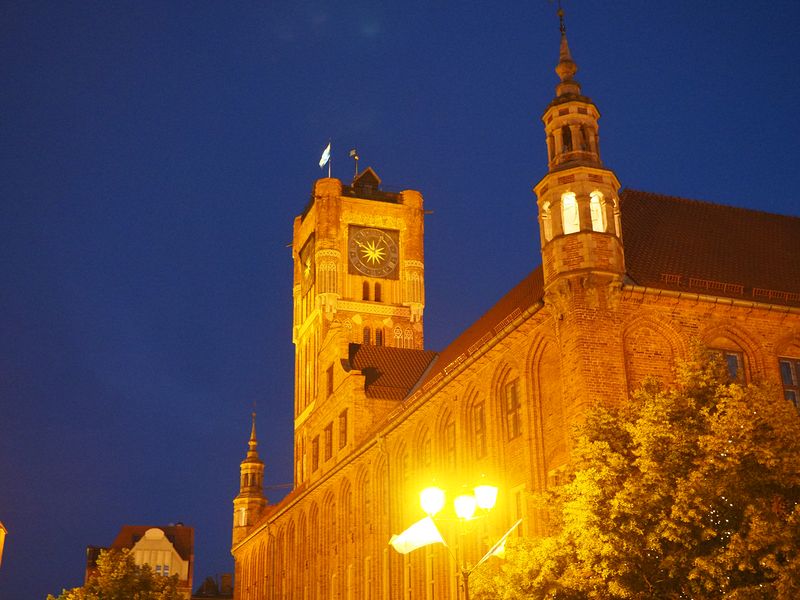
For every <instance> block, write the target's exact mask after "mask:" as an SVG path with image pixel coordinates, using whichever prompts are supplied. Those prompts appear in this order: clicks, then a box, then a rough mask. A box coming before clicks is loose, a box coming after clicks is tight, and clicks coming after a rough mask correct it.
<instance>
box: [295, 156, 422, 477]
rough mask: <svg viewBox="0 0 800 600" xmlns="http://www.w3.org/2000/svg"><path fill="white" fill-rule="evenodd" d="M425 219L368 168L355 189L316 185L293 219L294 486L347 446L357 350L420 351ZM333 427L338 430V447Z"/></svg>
mask: <svg viewBox="0 0 800 600" xmlns="http://www.w3.org/2000/svg"><path fill="white" fill-rule="evenodd" d="M423 218H424V212H423V208H422V195H421V194H420V193H419V192H417V191H413V190H403V191H400V192H390V191H385V190H383V189H381V180H380V178H379V177H378V175H377V174H376V173H375V171H373V170H372V169H371V168H367V169H366V170H364V171H362V172H361V173H359V174H358V175H357V176H356V177H355V179H354V180H353V181H352V183H351V184H350V185H346V184H344V183H342V182H341V181H339V180H338V179H333V178H325V179H320V180H318V181H317V182H316V183H315V184H314V189H313V192H312V195H311V198H310V200H309V203H308V205H307V206H306V208H305V210H304V211H303V213H302V214H301V215H300V216H298V217H297V218H295V221H294V236H293V237H294V239H293V244H292V256H293V259H294V288H293V296H294V323H293V324H294V327H293V341H294V344H295V398H294V402H295V406H294V408H295V410H294V418H295V459H296V460H295V480H296V482H297V483H300V482H302V481H305V480H307V479H308V476H309V475H310V474H311V473H313V472H315V471H316V470H317V466H318V464H319V462H320V460H321V459H320V457H321V456H323V455H325V454H329V453H330V449H329V447H328V445H329V444H333V445H335V446H336V447H337V449H338V448H339V447H344V446H345V445H346V444H347V441H344V442H343V441H342V440H348V438H347V428H348V424H347V419H346V412H343V411H346V410H347V409H346V406H345V405H343V404H341V402H342V398H341V397H339V398H337V394H336V391H337V388H339V386H340V385H341V384H342V382H343V381H344V379H345V377H346V375H347V372H348V371H347V368H348V367H347V359H348V356H349V352H350V348H351V344H365V345H370V346H385V347H391V348H407V349H422V347H423V328H422V315H423V309H424V307H425V293H424V257H423ZM345 395H346V394H344V393H343V392H340V393H339V394H338V396H345ZM337 411H338V412H337ZM342 415H345V416H344V422H343V423H342ZM329 423H336V425H335V426H334V427H335V429H336V431H335V433H336V436H337V437H338V439H337V440H336V441H335V442H334V441H333V440H331V439H330V438H331V436H332V435H333V434H332V433H331V432H329V431H327V429H326V428H327V427H328V426H329V425H328V424H329ZM350 437H352V436H350Z"/></svg>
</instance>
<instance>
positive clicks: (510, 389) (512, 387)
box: [505, 379, 521, 440]
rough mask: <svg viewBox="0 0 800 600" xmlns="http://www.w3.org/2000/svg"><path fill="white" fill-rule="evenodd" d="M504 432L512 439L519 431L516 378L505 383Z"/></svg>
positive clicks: (519, 420)
mask: <svg viewBox="0 0 800 600" xmlns="http://www.w3.org/2000/svg"><path fill="white" fill-rule="evenodd" d="M505 395H506V398H505V400H506V433H507V434H508V439H509V440H513V439H514V438H516V437H518V436H519V434H520V433H521V419H520V403H519V393H518V391H517V380H516V379H515V380H514V381H512V382H511V383H509V384H507V385H506V388H505Z"/></svg>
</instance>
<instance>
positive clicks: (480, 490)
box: [474, 485, 497, 510]
mask: <svg viewBox="0 0 800 600" xmlns="http://www.w3.org/2000/svg"><path fill="white" fill-rule="evenodd" d="M474 491H475V501H476V503H477V504H478V507H479V508H482V509H484V510H491V509H492V508H494V505H495V503H496V502H497V488H496V487H495V486H493V485H479V486H478V487H476V488H475V490H474Z"/></svg>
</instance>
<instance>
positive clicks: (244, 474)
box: [233, 411, 267, 545]
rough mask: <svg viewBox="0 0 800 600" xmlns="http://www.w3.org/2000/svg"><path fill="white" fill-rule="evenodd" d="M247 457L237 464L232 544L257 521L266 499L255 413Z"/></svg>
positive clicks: (245, 533)
mask: <svg viewBox="0 0 800 600" xmlns="http://www.w3.org/2000/svg"><path fill="white" fill-rule="evenodd" d="M251 418H252V424H251V426H250V439H249V440H248V442H247V455H246V456H245V458H244V460H243V461H242V462H241V463H240V464H239V494H238V495H237V496H236V498H234V499H233V543H234V545H235V544H237V543H238V542H239V541H241V540H242V539H243V538H244V537H245V536H246V535H247V532H248V531H249V528H250V527H252V526H253V525H254V524H255V523H256V521H258V519H259V517H260V516H261V513H262V512H263V510H264V507H266V505H267V499H266V498H265V497H264V462H263V461H262V460H261V458H259V456H258V438H257V437H256V413H255V411H253V412H252V413H251Z"/></svg>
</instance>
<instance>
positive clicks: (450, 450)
mask: <svg viewBox="0 0 800 600" xmlns="http://www.w3.org/2000/svg"><path fill="white" fill-rule="evenodd" d="M444 464H445V468H446V469H447V470H448V471H449V472H450V473H455V470H456V424H455V423H454V422H453V421H448V423H447V425H445V426H444Z"/></svg>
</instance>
